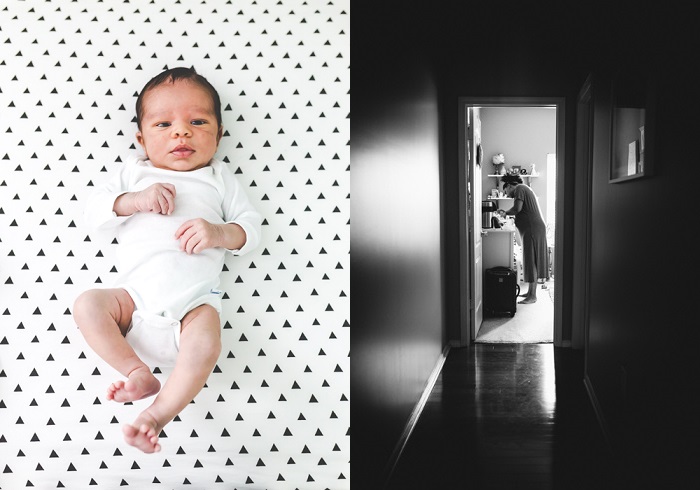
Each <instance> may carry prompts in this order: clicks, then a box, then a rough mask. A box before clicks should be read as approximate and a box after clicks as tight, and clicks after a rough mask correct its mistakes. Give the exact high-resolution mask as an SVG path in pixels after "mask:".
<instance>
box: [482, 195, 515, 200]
mask: <svg viewBox="0 0 700 490" xmlns="http://www.w3.org/2000/svg"><path fill="white" fill-rule="evenodd" d="M506 199H511V200H512V199H513V198H512V197H491V196H488V197H487V198H486V200H487V201H503V200H506Z"/></svg>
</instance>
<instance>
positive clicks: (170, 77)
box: [136, 67, 221, 130]
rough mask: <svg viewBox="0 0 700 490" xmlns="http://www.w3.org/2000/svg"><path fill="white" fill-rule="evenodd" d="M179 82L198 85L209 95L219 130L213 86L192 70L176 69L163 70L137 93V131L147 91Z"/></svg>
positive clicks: (217, 106)
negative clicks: (189, 82) (184, 81)
mask: <svg viewBox="0 0 700 490" xmlns="http://www.w3.org/2000/svg"><path fill="white" fill-rule="evenodd" d="M179 80H189V81H191V82H192V83H195V84H197V85H199V86H200V87H202V88H203V89H204V90H206V91H207V93H209V95H210V96H211V100H212V102H213V104H214V114H216V122H217V123H218V125H219V128H221V99H220V98H219V93H218V92H217V91H216V89H215V88H214V86H213V85H212V84H211V83H209V81H208V80H207V79H206V78H204V77H203V76H202V75H200V74H199V73H197V72H196V71H195V70H194V68H184V67H178V68H171V69H169V70H165V71H164V72H162V73H160V74H158V75H156V76H155V77H153V78H151V80H150V81H149V82H148V83H147V84H146V85H144V87H143V89H142V90H141V92H140V93H139V96H138V98H137V99H136V124H137V125H138V127H139V130H141V118H142V117H143V98H144V96H145V94H146V93H147V92H148V91H149V90H151V89H153V88H156V87H158V86H159V85H162V84H164V83H175V82H177V81H179Z"/></svg>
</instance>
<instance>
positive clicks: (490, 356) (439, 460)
mask: <svg viewBox="0 0 700 490" xmlns="http://www.w3.org/2000/svg"><path fill="white" fill-rule="evenodd" d="M614 467H615V465H613V464H612V459H611V456H610V453H609V450H608V449H607V448H606V445H605V442H604V439H603V435H602V433H601V431H600V428H599V426H598V424H597V421H596V419H595V414H594V412H593V409H592V407H591V405H590V402H589V401H588V399H587V395H586V392H585V388H584V384H583V356H582V355H581V352H577V351H573V350H571V349H560V348H555V347H553V345H552V344H473V345H472V346H471V347H467V348H454V349H452V350H451V351H450V353H449V355H448V357H447V360H446V361H445V365H444V367H443V370H442V373H441V375H440V377H439V378H438V380H437V382H436V385H435V388H434V389H433V392H432V394H431V396H430V398H429V399H428V401H427V403H426V405H425V408H424V410H423V414H422V416H421V418H420V419H419V422H418V424H417V426H416V428H415V430H414V432H413V434H412V436H411V438H410V439H409V442H408V444H407V445H406V448H405V449H404V452H403V455H402V457H401V459H400V460H399V463H398V465H397V466H396V468H395V472H394V474H393V477H392V478H391V480H390V483H389V485H388V487H387V490H410V489H427V488H439V489H445V490H448V489H466V488H478V489H480V490H486V489H494V490H495V489H504V488H518V489H522V490H528V489H532V490H547V489H567V490H569V489H571V490H584V489H604V488H624V487H622V486H619V485H618V483H619V482H618V481H617V478H618V476H617V475H616V474H615V473H614V471H613V468H614Z"/></svg>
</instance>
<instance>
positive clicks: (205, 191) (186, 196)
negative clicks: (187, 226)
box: [85, 157, 262, 367]
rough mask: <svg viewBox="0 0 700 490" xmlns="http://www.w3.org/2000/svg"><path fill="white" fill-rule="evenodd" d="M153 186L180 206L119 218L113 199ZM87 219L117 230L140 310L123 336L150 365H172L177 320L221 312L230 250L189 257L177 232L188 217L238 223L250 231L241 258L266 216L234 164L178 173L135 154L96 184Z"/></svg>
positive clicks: (122, 266) (127, 285)
mask: <svg viewBox="0 0 700 490" xmlns="http://www.w3.org/2000/svg"><path fill="white" fill-rule="evenodd" d="M156 183H170V184H173V185H174V186H175V210H174V212H173V213H172V214H170V215H162V214H158V213H149V212H141V213H136V214H133V215H131V216H124V217H118V216H117V215H116V213H114V212H113V206H114V201H115V200H116V199H117V197H119V196H120V195H122V194H124V193H126V192H136V191H141V190H143V189H145V188H147V187H149V186H151V185H153V184H156ZM85 218H86V221H87V223H88V224H89V225H90V226H92V227H94V228H97V229H106V228H113V227H117V228H116V232H117V240H118V242H119V247H118V249H117V260H118V271H119V278H118V280H117V282H116V284H115V287H121V288H124V289H125V290H126V291H127V292H128V293H129V294H130V295H131V297H132V299H133V300H134V304H135V306H136V310H135V311H134V316H133V318H132V325H131V327H130V330H129V332H128V333H127V336H126V339H127V341H129V344H130V345H131V346H132V347H133V348H134V350H135V351H136V353H137V354H138V355H139V357H141V359H142V360H143V361H144V362H146V364H148V365H150V366H155V365H157V366H162V367H165V366H171V365H173V364H174V362H175V358H176V356H177V350H178V348H179V341H180V320H182V318H183V317H184V316H185V314H187V313H188V312H189V311H191V310H192V309H193V308H196V307H197V306H200V305H203V304H209V305H211V306H213V307H214V308H215V309H216V310H217V311H218V312H219V313H220V312H221V297H220V295H221V293H220V291H218V290H217V287H218V286H219V274H220V273H221V270H222V268H223V264H224V256H225V253H226V250H225V249H222V248H210V249H207V250H204V251H203V252H200V253H198V254H191V255H188V254H187V253H186V252H183V251H181V250H180V241H179V240H176V239H175V232H176V231H177V229H178V228H179V227H180V225H182V223H184V222H185V221H187V220H190V219H194V218H203V219H205V220H207V221H209V222H210V223H213V224H223V223H236V224H238V225H240V226H241V227H242V228H243V230H244V231H245V233H246V243H245V245H244V246H243V247H241V249H239V250H230V252H231V253H233V254H234V255H242V254H244V253H246V252H248V251H249V250H252V249H253V248H255V247H256V246H257V244H258V243H259V241H260V224H261V220H262V218H261V216H260V214H259V213H258V212H257V211H256V210H255V209H254V208H253V206H252V205H251V203H250V201H249V200H248V197H247V196H246V194H245V191H244V190H243V188H242V187H241V185H240V184H239V182H238V180H237V179H236V177H235V176H234V174H233V172H232V171H231V169H229V168H228V166H227V165H226V164H225V163H224V162H221V161H219V160H216V159H214V160H212V161H211V162H210V164H209V165H208V166H206V167H203V168H200V169H197V170H193V171H189V172H178V171H174V170H165V169H160V168H157V167H154V166H153V164H152V163H151V162H150V161H149V160H146V159H145V158H143V157H131V158H129V159H128V160H127V162H126V163H125V164H124V165H123V166H122V167H121V168H120V170H119V171H118V172H117V174H116V175H115V176H114V177H113V178H112V179H111V180H110V182H109V183H107V184H106V185H104V186H102V187H100V188H98V189H96V191H95V192H94V193H93V195H92V196H91V197H90V199H89V200H88V202H87V206H86V209H85Z"/></svg>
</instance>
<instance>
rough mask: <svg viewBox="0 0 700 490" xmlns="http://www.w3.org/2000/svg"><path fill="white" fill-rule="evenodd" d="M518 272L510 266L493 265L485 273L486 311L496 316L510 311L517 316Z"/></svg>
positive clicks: (511, 314)
mask: <svg viewBox="0 0 700 490" xmlns="http://www.w3.org/2000/svg"><path fill="white" fill-rule="evenodd" d="M519 294H520V286H519V285H518V279H517V274H516V273H515V271H514V270H513V269H509V268H508V267H493V268H491V269H486V271H485V273H484V313H486V314H487V315H491V316H495V315H497V314H503V313H509V314H510V316H511V317H513V316H515V310H516V309H517V306H518V295H519Z"/></svg>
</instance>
